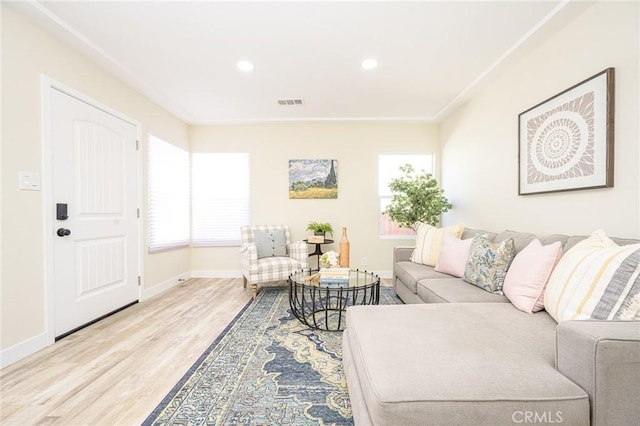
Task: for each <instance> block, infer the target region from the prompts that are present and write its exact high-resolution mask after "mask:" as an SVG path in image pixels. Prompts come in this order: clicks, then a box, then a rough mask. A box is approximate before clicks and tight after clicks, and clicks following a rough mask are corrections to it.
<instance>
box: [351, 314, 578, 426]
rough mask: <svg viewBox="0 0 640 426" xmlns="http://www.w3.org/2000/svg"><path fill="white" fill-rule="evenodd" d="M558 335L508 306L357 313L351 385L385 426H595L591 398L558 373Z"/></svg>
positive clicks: (546, 322) (548, 323)
mask: <svg viewBox="0 0 640 426" xmlns="http://www.w3.org/2000/svg"><path fill="white" fill-rule="evenodd" d="M555 327H556V323H555V322H554V321H553V319H552V318H551V317H549V315H547V314H546V313H545V312H539V313H536V314H533V315H527V314H525V313H523V312H520V311H518V310H517V309H515V308H514V307H513V306H511V305H510V304H507V303H458V304H450V303H438V304H424V305H406V306H389V305H387V306H355V307H350V308H348V309H347V329H346V331H345V333H344V335H343V347H344V349H343V351H344V354H345V364H347V365H349V366H350V368H349V370H348V373H347V374H348V376H347V385H348V388H349V389H351V388H352V387H356V386H359V392H360V393H361V395H362V398H363V399H364V400H365V401H366V407H367V411H368V414H369V417H370V420H371V423H372V424H375V425H400V424H425V422H427V423H429V424H473V425H483V424H484V425H496V424H505V425H506V424H513V423H514V422H515V421H516V420H519V419H515V420H514V417H513V416H514V415H515V414H516V413H522V412H524V411H527V412H538V413H549V412H550V413H554V414H555V413H557V412H561V413H562V422H563V423H564V424H575V425H588V424H589V399H588V396H587V394H586V393H585V392H584V391H583V390H582V389H581V388H580V387H578V386H577V385H575V384H574V383H573V382H571V381H570V380H569V379H567V378H566V377H564V376H563V375H562V374H560V373H559V372H558V371H557V370H556V369H555V365H554V353H555ZM380 342H384V344H382V345H381V344H380ZM356 421H358V419H356Z"/></svg>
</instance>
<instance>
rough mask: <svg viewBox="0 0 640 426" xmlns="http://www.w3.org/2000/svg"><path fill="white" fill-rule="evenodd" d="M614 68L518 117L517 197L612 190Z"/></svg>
mask: <svg viewBox="0 0 640 426" xmlns="http://www.w3.org/2000/svg"><path fill="white" fill-rule="evenodd" d="M613 114H614V69H613V68H608V69H606V70H604V71H602V72H600V73H598V74H596V75H594V76H592V77H589V78H588V79H586V80H584V81H583V82H581V83H578V84H576V85H575V86H573V87H570V88H569V89H567V90H565V91H564V92H562V93H558V94H557V95H555V96H553V97H552V98H549V99H547V100H546V101H544V102H542V103H540V104H538V105H536V106H534V107H532V108H530V109H528V110H527V111H525V112H523V113H521V114H520V115H519V116H518V143H519V147H518V156H519V167H518V169H519V182H518V194H519V195H527V194H537V193H542V192H557V191H571V190H578V189H591V188H607V187H612V186H613V116H614V115H613Z"/></svg>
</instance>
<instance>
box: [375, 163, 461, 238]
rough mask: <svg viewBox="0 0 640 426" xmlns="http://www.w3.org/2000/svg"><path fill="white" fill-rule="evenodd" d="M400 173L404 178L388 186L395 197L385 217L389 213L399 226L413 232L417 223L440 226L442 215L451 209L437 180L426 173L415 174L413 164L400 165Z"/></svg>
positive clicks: (397, 179)
mask: <svg viewBox="0 0 640 426" xmlns="http://www.w3.org/2000/svg"><path fill="white" fill-rule="evenodd" d="M400 171H401V172H403V173H404V175H403V176H401V177H399V178H395V179H392V180H391V182H390V183H389V189H391V192H392V193H393V197H392V199H391V203H390V204H389V205H388V206H387V208H386V209H385V211H384V212H383V214H384V213H386V214H388V215H389V218H390V219H391V220H393V221H394V222H396V223H397V224H398V225H399V226H401V227H403V228H411V229H413V230H414V231H415V230H416V224H417V223H418V222H423V223H428V224H429V225H431V226H437V225H438V224H439V223H440V217H441V216H442V213H444V212H446V211H448V210H449V209H450V208H451V207H452V206H451V203H449V200H447V198H446V197H445V196H444V191H443V190H442V188H440V186H438V181H437V180H436V179H435V178H434V177H433V176H432V175H431V174H430V173H427V172H425V171H422V172H421V173H415V171H414V170H413V167H412V166H411V165H410V164H406V165H404V166H401V167H400Z"/></svg>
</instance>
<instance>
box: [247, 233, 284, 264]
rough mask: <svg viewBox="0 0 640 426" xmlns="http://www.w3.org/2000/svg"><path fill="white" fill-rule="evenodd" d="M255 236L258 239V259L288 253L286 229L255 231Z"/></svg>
mask: <svg viewBox="0 0 640 426" xmlns="http://www.w3.org/2000/svg"><path fill="white" fill-rule="evenodd" d="M253 236H254V238H255V241H256V250H257V252H258V259H262V258H264V257H274V256H286V255H287V244H286V237H285V233H284V229H280V230H278V231H269V232H264V231H255V232H254V233H253Z"/></svg>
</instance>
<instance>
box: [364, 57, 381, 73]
mask: <svg viewBox="0 0 640 426" xmlns="http://www.w3.org/2000/svg"><path fill="white" fill-rule="evenodd" d="M377 66H378V61H376V60H375V59H373V58H370V59H365V60H364V61H362V68H364V69H365V70H372V69H374V68H376V67H377Z"/></svg>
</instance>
